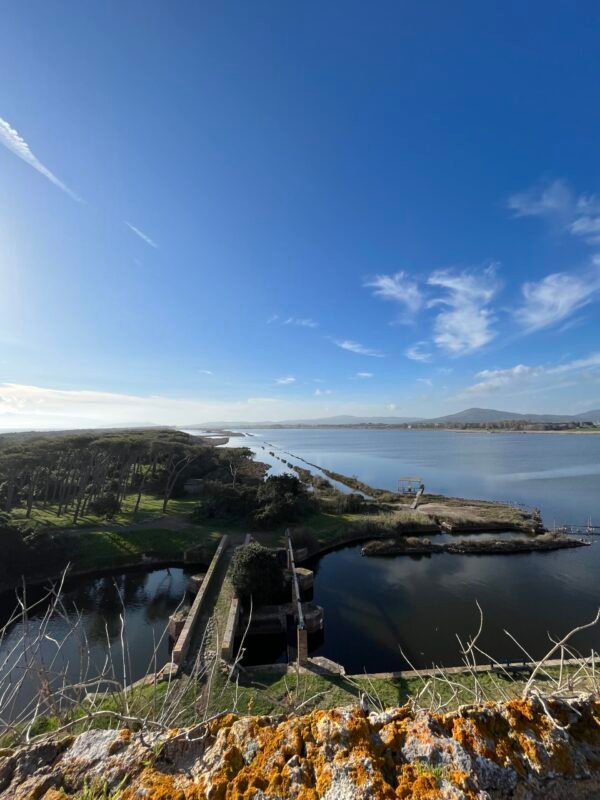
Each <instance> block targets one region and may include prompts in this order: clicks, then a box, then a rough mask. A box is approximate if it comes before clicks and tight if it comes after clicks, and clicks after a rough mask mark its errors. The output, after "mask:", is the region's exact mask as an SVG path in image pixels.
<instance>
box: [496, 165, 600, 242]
mask: <svg viewBox="0 0 600 800" xmlns="http://www.w3.org/2000/svg"><path fill="white" fill-rule="evenodd" d="M508 207H509V208H511V209H512V210H513V211H514V212H515V216H516V217H540V218H545V219H548V220H552V221H554V222H555V223H556V224H558V225H559V226H560V227H561V228H562V229H563V230H566V231H568V232H569V233H571V234H572V235H573V236H578V237H580V238H582V239H584V241H586V242H587V243H588V244H598V243H600V198H598V197H597V196H596V195H585V194H582V195H579V196H576V195H575V193H574V192H573V190H572V189H571V188H570V186H569V185H568V184H567V183H566V182H565V181H561V180H557V181H554V182H553V183H551V184H549V185H548V186H545V187H541V188H539V187H538V188H535V189H531V190H529V191H527V192H521V193H519V194H514V195H512V197H511V198H510V199H509V201H508Z"/></svg>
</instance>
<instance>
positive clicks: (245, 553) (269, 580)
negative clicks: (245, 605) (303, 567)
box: [231, 542, 284, 605]
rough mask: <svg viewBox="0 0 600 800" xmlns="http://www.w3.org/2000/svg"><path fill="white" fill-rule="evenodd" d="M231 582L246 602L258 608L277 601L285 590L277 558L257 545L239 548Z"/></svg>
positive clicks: (235, 554) (236, 552)
mask: <svg viewBox="0 0 600 800" xmlns="http://www.w3.org/2000/svg"><path fill="white" fill-rule="evenodd" d="M231 582H232V584H233V587H234V589H235V591H236V592H237V594H238V596H239V597H240V598H242V599H243V600H248V599H249V598H250V597H252V602H253V603H254V604H256V605H261V604H265V603H273V602H275V601H277V600H278V599H279V597H280V595H281V593H282V590H283V585H284V583H283V569H282V567H281V564H280V563H279V560H278V558H277V554H276V553H275V552H274V551H273V550H269V549H268V548H267V547H263V546H262V545H261V544H258V542H251V543H250V544H246V545H243V546H242V547H238V549H237V550H236V551H235V553H234V555H233V560H232V564H231Z"/></svg>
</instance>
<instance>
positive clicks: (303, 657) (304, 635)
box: [297, 627, 308, 666]
mask: <svg viewBox="0 0 600 800" xmlns="http://www.w3.org/2000/svg"><path fill="white" fill-rule="evenodd" d="M297 631H298V664H299V666H302V665H303V664H308V631H307V630H306V628H300V627H298V628H297Z"/></svg>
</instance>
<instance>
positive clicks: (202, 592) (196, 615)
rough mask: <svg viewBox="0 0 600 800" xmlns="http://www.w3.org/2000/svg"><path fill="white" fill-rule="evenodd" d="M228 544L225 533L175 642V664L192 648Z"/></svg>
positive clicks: (173, 653)
mask: <svg viewBox="0 0 600 800" xmlns="http://www.w3.org/2000/svg"><path fill="white" fill-rule="evenodd" d="M228 545H229V536H227V535H225V536H223V538H222V539H221V541H220V542H219V546H218V547H217V550H216V552H215V554H214V556H213V560H212V561H211V562H210V566H209V568H208V570H207V571H206V575H205V576H204V580H203V581H202V586H201V587H200V589H199V591H198V594H197V595H196V598H195V600H194V602H193V603H192V607H191V608H190V613H189V614H188V616H187V619H186V621H185V624H184V626H183V630H182V631H181V633H180V634H179V638H178V639H177V642H176V643H175V647H174V648H173V652H172V654H171V660H172V661H173V662H174V663H175V664H177V666H178V667H181V665H182V664H183V662H184V660H185V658H186V656H187V654H188V650H189V649H190V643H191V641H192V636H193V633H194V628H195V627H196V623H197V621H198V620H199V619H200V616H201V614H202V611H203V610H204V605H205V602H206V600H205V598H206V596H207V594H208V590H209V588H210V586H211V584H212V582H213V577H214V574H215V571H216V569H217V566H218V564H219V562H220V560H221V557H222V556H223V553H224V552H225V550H226V549H227V546H228Z"/></svg>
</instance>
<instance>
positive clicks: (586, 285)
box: [515, 263, 600, 331]
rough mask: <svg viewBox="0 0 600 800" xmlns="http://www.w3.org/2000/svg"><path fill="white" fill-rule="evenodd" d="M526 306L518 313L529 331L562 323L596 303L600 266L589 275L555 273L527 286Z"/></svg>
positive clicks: (599, 282) (525, 293)
mask: <svg viewBox="0 0 600 800" xmlns="http://www.w3.org/2000/svg"><path fill="white" fill-rule="evenodd" d="M522 291H523V298H524V300H523V304H522V305H521V306H520V307H519V308H518V309H517V310H516V311H515V316H516V318H517V320H518V321H519V323H520V324H521V325H522V326H523V327H524V328H525V329H526V330H528V331H535V330H540V329H541V328H547V327H549V326H550V325H554V324H556V323H557V322H561V321H562V320H564V319H566V318H567V317H569V316H571V314H573V313H575V312H576V311H578V310H579V309H580V308H583V307H584V306H586V305H587V304H588V303H591V302H592V300H594V298H595V296H597V295H598V292H599V291H600V263H596V268H595V271H594V272H592V273H590V274H589V275H576V274H575V273H566V272H555V273H553V274H552V275H546V277H545V278H543V279H542V280H540V281H535V282H534V281H529V282H528V283H525V284H524V285H523V289H522Z"/></svg>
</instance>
